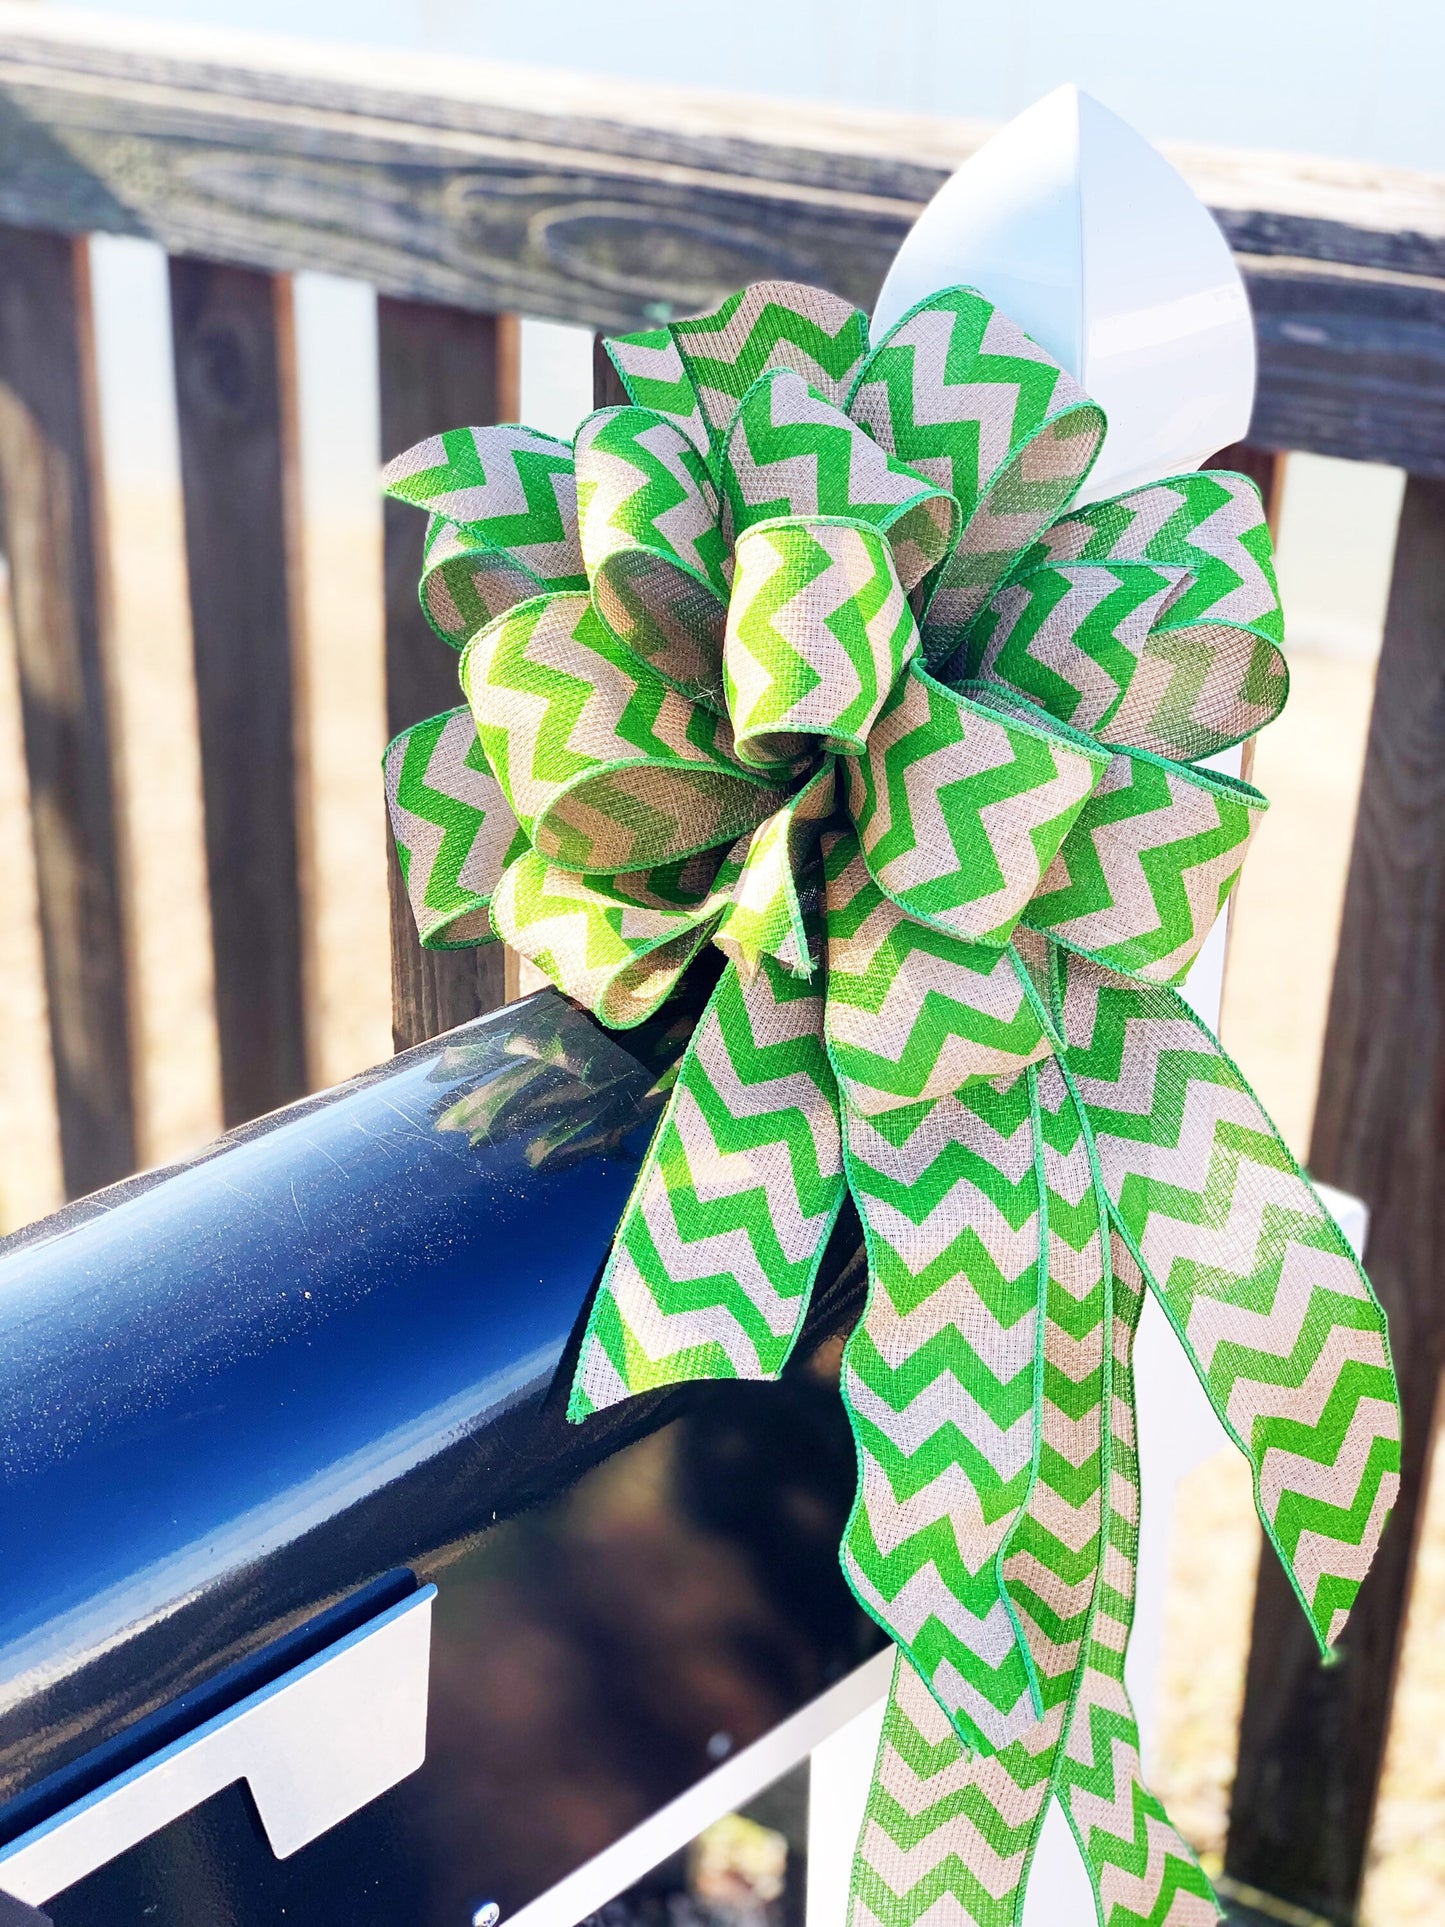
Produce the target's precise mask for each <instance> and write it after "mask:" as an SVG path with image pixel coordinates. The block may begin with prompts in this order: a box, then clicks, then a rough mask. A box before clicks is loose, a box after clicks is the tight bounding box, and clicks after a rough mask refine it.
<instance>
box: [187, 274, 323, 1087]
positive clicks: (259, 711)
mask: <svg viewBox="0 0 1445 1927" xmlns="http://www.w3.org/2000/svg"><path fill="white" fill-rule="evenodd" d="M170 282H171V325H172V333H173V338H174V346H175V369H176V408H177V414H178V417H179V424H180V443H181V480H182V490H183V495H184V502H185V528H186V563H187V568H188V571H189V575H190V599H191V629H192V636H193V640H194V648H195V664H196V704H197V710H198V714H199V720H200V736H201V771H202V793H203V796H204V801H205V818H206V860H207V867H208V871H209V876H210V894H211V941H212V947H213V950H214V953H215V977H216V1021H217V1029H218V1031H219V1035H220V1051H221V1103H222V1111H223V1114H224V1117H225V1121H226V1123H227V1124H228V1125H230V1124H239V1123H243V1122H244V1121H245V1120H246V1119H247V1118H252V1117H257V1116H259V1115H261V1114H262V1113H263V1112H265V1111H270V1110H274V1109H275V1108H276V1106H277V1105H278V1104H285V1103H288V1102H290V1100H291V1099H292V1098H295V1097H299V1096H301V1095H302V1094H303V1093H304V1092H305V1091H306V1089H307V1088H308V1078H307V1022H306V1009H305V991H304V978H303V969H302V943H303V936H302V890H301V839H300V836H299V834H298V824H297V814H298V812H297V758H296V721H297V714H298V710H297V701H296V692H295V678H296V673H297V665H298V663H299V660H300V649H299V640H300V639H299V636H298V635H297V634H296V633H295V631H296V620H297V618H296V610H297V607H298V605H299V597H298V596H297V593H296V590H297V571H298V568H299V558H298V557H297V555H296V552H295V544H294V542H293V541H292V540H291V539H290V534H291V531H290V528H289V512H290V511H291V509H292V507H293V505H294V496H295V485H296V478H295V475H294V473H291V472H289V471H290V470H291V469H292V468H293V467H294V454H295V445H296V441H295V416H294V410H295V395H294V392H293V386H292V367H293V363H292V346H291V307H290V284H289V282H288V281H286V280H285V279H284V278H282V277H279V276H274V275H269V274H258V273H255V272H253V271H252V270H250V269H248V268H233V267H226V266H222V265H220V264H217V263H215V262H210V261H193V260H181V259H175V260H172V262H171V264H170Z"/></svg>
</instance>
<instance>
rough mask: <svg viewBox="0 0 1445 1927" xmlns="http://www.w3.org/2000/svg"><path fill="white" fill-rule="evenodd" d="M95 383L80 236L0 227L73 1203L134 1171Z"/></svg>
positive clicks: (27, 640)
mask: <svg viewBox="0 0 1445 1927" xmlns="http://www.w3.org/2000/svg"><path fill="white" fill-rule="evenodd" d="M93 376H94V364H93V354H92V342H91V333H90V288H89V279H88V264H87V255H86V249H85V243H84V242H83V241H80V242H77V241H72V240H70V239H68V238H66V237H65V236H62V235H57V234H32V233H26V232H23V231H20V230H17V229H14V228H0V523H3V531H0V536H3V543H4V548H5V553H6V555H7V557H8V559H9V564H10V585H11V596H12V601H13V609H14V628H15V642H16V650H17V653H18V656H19V670H20V703H21V714H22V719H23V725H24V733H25V758H26V764H27V766H28V770H29V779H30V810H31V828H32V832H33V835H34V839H35V859H36V868H37V871H38V876H39V889H40V931H41V941H42V946H43V951H44V957H45V982H46V994H47V997H48V999H49V1005H50V1038H51V1052H52V1056H53V1059H54V1065H55V1090H56V1099H57V1105H58V1109H59V1116H60V1150H61V1162H62V1167H63V1171H64V1177H65V1188H66V1190H67V1192H68V1193H69V1195H70V1196H72V1197H78V1196H80V1195H82V1194H83V1193H85V1192H87V1191H94V1190H97V1189H98V1188H99V1187H100V1186H101V1185H103V1184H110V1183H112V1182H113V1181H114V1180H115V1179H117V1178H122V1177H125V1176H126V1175H127V1173H128V1172H130V1171H132V1170H134V1168H135V1160H136V1143H135V1120H134V1114H133V1109H132V1076H131V1052H130V1025H129V1021H128V1011H127V984H128V981H129V970H128V967H127V954H126V941H125V928H124V918H123V914H122V903H121V873H120V872H121V866H120V837H119V834H118V830H117V824H116V814H115V797H114V792H113V770H112V745H111V735H112V732H111V726H110V719H109V714H108V704H107V700H106V675H105V663H104V658H103V635H102V617H103V608H102V604H103V593H102V583H103V576H102V568H103V557H102V541H101V522H102V515H101V498H100V489H99V487H98V479H99V477H98V466H97V453H98V450H97V442H96V422H95V419H94V408H93V399H94V397H93V387H92V383H93Z"/></svg>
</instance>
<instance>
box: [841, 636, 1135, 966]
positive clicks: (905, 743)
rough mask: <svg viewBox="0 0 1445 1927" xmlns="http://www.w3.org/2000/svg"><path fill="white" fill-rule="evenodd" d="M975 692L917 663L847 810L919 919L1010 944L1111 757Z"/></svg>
mask: <svg viewBox="0 0 1445 1927" xmlns="http://www.w3.org/2000/svg"><path fill="white" fill-rule="evenodd" d="M976 693H977V695H978V696H979V697H980V698H982V700H974V699H971V698H970V697H969V696H966V695H963V694H961V693H959V692H958V691H955V690H950V689H946V688H945V687H944V686H943V684H941V683H939V682H937V681H935V680H934V678H933V677H932V676H929V675H928V674H926V673H925V672H924V671H923V670H921V669H919V668H918V667H917V665H916V664H915V665H914V666H913V668H912V669H911V670H910V671H909V673H908V674H907V675H906V676H903V677H901V678H900V679H899V681H898V682H897V683H896V684H895V686H894V689H893V693H892V695H891V696H890V697H889V699H888V701H887V703H886V704H885V705H884V707H883V710H882V712H881V714H880V716H879V718H878V721H877V723H876V725H875V726H874V728H873V730H872V731H871V733H870V735H869V737H868V746H867V749H866V752H865V753H864V755H863V756H861V757H859V758H857V759H856V760H855V761H853V762H851V763H850V764H849V765H848V800H849V808H850V809H851V811H852V815H853V821H854V824H855V826H856V827H857V831H858V837H859V841H860V843H861V844H862V848H863V855H864V859H865V861H866V862H867V865H868V872H869V875H870V876H871V877H872V878H873V880H874V882H875V883H876V884H877V885H878V887H879V888H880V889H881V890H883V891H884V892H885V893H886V894H887V895H888V896H890V897H891V898H892V899H893V901H894V902H895V903H897V904H898V905H899V906H900V907H901V908H902V909H904V910H906V911H907V912H908V914H909V916H910V917H914V918H917V919H918V921H919V922H921V923H928V924H932V925H933V926H935V927H936V928H937V929H940V930H945V931H947V932H949V933H950V934H951V935H952V936H955V937H958V938H961V939H962V940H963V941H964V942H966V943H992V944H1004V943H1007V942H1008V940H1009V937H1010V935H1011V933H1012V931H1013V928H1014V926H1015V924H1016V923H1017V922H1018V920H1019V918H1020V916H1022V914H1023V913H1024V911H1025V909H1026V908H1027V906H1028V904H1029V901H1030V899H1031V898H1032V897H1033V895H1034V893H1035V891H1036V890H1037V889H1038V888H1039V885H1040V882H1041V880H1042V879H1043V877H1044V873H1045V871H1047V870H1048V869H1049V866H1050V864H1051V863H1052V862H1053V861H1054V859H1055V856H1056V853H1057V851H1058V850H1059V847H1060V845H1061V844H1062V843H1063V842H1064V839H1065V838H1066V836H1067V835H1068V833H1069V831H1070V828H1071V826H1072V825H1073V824H1074V823H1075V822H1076V820H1077V819H1078V816H1079V812H1080V811H1081V810H1082V809H1083V808H1084V806H1085V800H1086V798H1087V797H1088V796H1089V794H1090V792H1091V791H1092V790H1093V788H1094V786H1095V784H1096V783H1097V782H1098V781H1099V779H1100V777H1101V775H1102V774H1103V772H1104V770H1105V769H1106V768H1107V766H1108V762H1109V756H1108V752H1107V751H1106V750H1103V749H1101V748H1100V747H1099V746H1098V745H1097V744H1094V743H1091V742H1090V741H1089V740H1088V738H1087V737H1084V736H1079V735H1075V734H1074V733H1073V732H1068V731H1062V730H1058V729H1055V728H1045V727H1041V726H1040V725H1041V724H1043V723H1047V720H1048V719H1047V718H1044V717H1041V718H1039V720H1038V721H1037V722H1035V721H1032V720H1030V719H1029V718H1028V717H1027V716H1025V715H1023V714H1013V715H1006V714H1004V713H1003V712H1002V711H1001V710H999V709H996V708H994V707H992V706H991V705H990V704H989V703H988V700H987V697H988V692H987V691H986V690H980V691H978V692H976ZM1015 707H1017V706H1015Z"/></svg>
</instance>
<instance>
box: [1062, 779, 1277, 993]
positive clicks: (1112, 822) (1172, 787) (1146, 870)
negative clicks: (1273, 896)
mask: <svg viewBox="0 0 1445 1927" xmlns="http://www.w3.org/2000/svg"><path fill="white" fill-rule="evenodd" d="M1268 807H1269V806H1268V804H1267V803H1266V801H1265V799H1264V798H1263V797H1262V796H1261V795H1260V793H1259V791H1258V790H1256V789H1252V788H1251V787H1250V785H1249V784H1248V783H1241V782H1240V781H1239V780H1238V779H1237V778H1235V777H1232V776H1228V775H1225V774H1224V773H1223V772H1221V771H1217V770H1195V769H1189V768H1187V767H1186V766H1184V765H1183V764H1180V763H1169V762H1165V761H1164V760H1163V758H1162V757H1157V756H1151V755H1149V754H1148V753H1147V752H1145V751H1142V750H1127V751H1124V752H1122V753H1120V754H1118V755H1116V756H1114V757H1112V758H1111V759H1110V762H1109V766H1108V768H1107V769H1106V770H1105V771H1104V774H1103V776H1102V777H1101V778H1100V780H1099V783H1098V786H1097V787H1096V788H1095V789H1094V790H1093V792H1092V793H1091V795H1090V796H1089V798H1088V800H1087V801H1086V802H1085V803H1084V805H1083V807H1082V809H1081V810H1080V811H1079V814H1078V817H1077V819H1076V821H1075V822H1074V824H1073V827H1072V828H1071V829H1070V831H1069V833H1068V835H1067V836H1066V837H1065V838H1064V839H1063V842H1062V844H1061V846H1060V847H1059V850H1058V853H1057V855H1056V856H1055V857H1054V860H1053V862H1052V864H1051V865H1050V866H1049V869H1048V871H1047V872H1046V874H1045V875H1044V877H1043V879H1042V881H1041V883H1040V885H1039V888H1038V892H1037V894H1036V895H1035V896H1034V898H1033V900H1032V901H1031V902H1030V904H1029V906H1028V909H1027V910H1026V912H1025V916H1026V918H1027V921H1028V922H1029V924H1030V925H1031V926H1032V928H1034V929H1035V930H1044V931H1047V932H1048V933H1049V935H1050V936H1052V937H1054V938H1055V939H1056V940H1057V941H1058V942H1059V943H1062V944H1066V945H1067V946H1068V947H1069V948H1070V949H1071V950H1077V951H1081V952H1083V953H1084V954H1085V955H1086V956H1090V957H1094V958H1097V959H1098V961H1099V962H1100V963H1104V964H1107V965H1108V966H1109V967H1110V969H1112V970H1124V971H1128V972H1129V973H1130V974H1131V975H1134V976H1137V977H1140V978H1142V979H1144V980H1145V981H1147V982H1150V983H1177V982H1178V981H1179V980H1180V979H1181V978H1182V977H1183V976H1184V975H1185V973H1186V972H1187V971H1188V969H1189V966H1190V965H1191V964H1192V963H1193V961H1194V959H1195V958H1196V957H1197V956H1198V955H1199V952H1200V951H1201V950H1202V949H1203V947H1204V942H1205V939H1206V938H1207V937H1208V935H1209V933H1210V931H1211V930H1212V929H1213V928H1214V925H1215V922H1216V920H1217V919H1218V917H1219V915H1220V913H1221V912H1222V910H1223V909H1224V906H1225V904H1226V902H1227V901H1228V899H1229V896H1230V894H1231V892H1232V891H1233V889H1234V886H1235V884H1236V883H1237V882H1238V881H1239V873H1240V869H1241V867H1242V866H1243V863H1244V859H1245V855H1246V853H1247V852H1248V849H1249V844H1250V839H1251V838H1252V837H1253V835H1254V832H1255V829H1256V828H1257V826H1258V824H1259V820H1260V818H1261V817H1262V816H1263V815H1264V812H1265V810H1266V809H1267V808H1268Z"/></svg>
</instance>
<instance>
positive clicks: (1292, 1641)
mask: <svg viewBox="0 0 1445 1927" xmlns="http://www.w3.org/2000/svg"><path fill="white" fill-rule="evenodd" d="M1310 1168H1311V1170H1312V1171H1314V1172H1315V1173H1316V1174H1317V1175H1318V1176H1319V1177H1320V1178H1323V1179H1325V1180H1327V1181H1328V1182H1329V1183H1331V1184H1337V1185H1340V1186H1341V1187H1343V1188H1344V1189H1345V1190H1348V1191H1352V1192H1354V1193H1355V1194H1356V1195H1357V1196H1358V1197H1362V1198H1364V1199H1365V1201H1366V1202H1367V1203H1368V1205H1369V1207H1370V1246H1369V1264H1370V1276H1371V1278H1372V1279H1373V1281H1374V1284H1375V1288H1376V1290H1377V1291H1378V1292H1379V1295H1380V1298H1381V1299H1382V1301H1383V1302H1384V1305H1385V1309H1386V1311H1387V1312H1388V1313H1389V1318H1390V1336H1391V1343H1392V1348H1393V1351H1394V1356H1395V1365H1396V1369H1397V1371H1398V1373H1399V1377H1400V1389H1401V1393H1402V1396H1403V1400H1404V1407H1405V1461H1404V1478H1403V1481H1402V1489H1401V1496H1400V1502H1399V1504H1398V1506H1397V1508H1396V1512H1395V1517H1394V1519H1393V1521H1392V1523H1391V1525H1390V1529H1389V1531H1388V1532H1387V1533H1386V1534H1385V1540H1384V1544H1383V1546H1382V1547H1381V1550H1380V1554H1379V1557H1378V1558H1377V1559H1376V1561H1375V1564H1374V1567H1373V1569H1372V1570H1371V1573H1370V1577H1369V1583H1368V1584H1367V1585H1366V1586H1365V1587H1364V1588H1363V1590H1362V1591H1361V1594H1360V1598H1359V1602H1358V1604H1357V1605H1356V1607H1355V1609H1354V1613H1353V1616H1352V1618H1351V1620H1350V1623H1349V1626H1348V1628H1347V1629H1346V1633H1345V1639H1344V1657H1343V1661H1342V1663H1341V1664H1339V1665H1338V1666H1334V1667H1331V1668H1329V1669H1322V1668H1321V1667H1320V1665H1319V1663H1318V1660H1317V1658H1316V1656H1315V1650H1314V1642H1313V1640H1312V1639H1311V1637H1310V1634H1309V1632H1308V1630H1307V1628H1306V1626H1305V1622H1304V1618H1303V1615H1302V1614H1301V1612H1300V1610H1299V1606H1298V1604H1297V1602H1296V1600H1295V1599H1294V1597H1293V1595H1292V1594H1291V1593H1290V1591H1289V1588H1288V1586H1287V1584H1286V1582H1285V1580H1284V1578H1283V1576H1282V1575H1281V1573H1280V1571H1279V1568H1278V1567H1277V1565H1276V1563H1275V1562H1274V1560H1272V1559H1268V1558H1266V1559H1264V1560H1262V1561H1261V1563H1260V1575H1259V1591H1258V1595H1257V1598H1256V1602H1255V1615H1254V1637H1253V1644H1252V1648H1251V1653H1250V1664H1249V1679H1248V1686H1247V1689H1246V1699H1245V1708H1244V1718H1243V1723H1242V1727H1241V1732H1240V1752H1239V1770H1238V1778H1237V1780H1236V1782H1235V1788H1234V1802H1233V1810H1232V1813H1231V1817H1230V1834H1229V1854H1228V1868H1229V1872H1230V1873H1231V1874H1232V1875H1234V1876H1235V1877H1236V1878H1238V1879H1240V1880H1244V1881H1248V1882H1250V1883H1252V1884H1254V1885H1256V1886H1259V1887H1262V1888H1265V1889H1266V1890H1267V1891H1269V1892H1270V1893H1272V1894H1277V1895H1279V1896H1280V1897H1281V1898H1282V1899H1285V1900H1289V1901H1292V1902H1294V1903H1295V1904H1296V1905H1299V1906H1303V1907H1307V1908H1310V1909H1312V1910H1313V1911H1315V1912H1317V1913H1319V1914H1322V1915H1323V1916H1325V1918H1327V1919H1329V1920H1331V1921H1338V1922H1340V1923H1341V1927H1346V1924H1347V1923H1350V1922H1352V1921H1353V1920H1354V1919H1355V1909H1356V1904H1357V1901H1358V1896H1359V1890H1360V1883H1361V1880H1362V1877H1363V1871H1364V1864H1365V1853H1366V1848H1367V1845H1368V1841H1369V1834H1370V1824H1371V1817H1372V1814H1373V1810H1374V1804H1375V1795H1376V1790H1377V1787H1378V1782H1379V1774H1380V1765H1381V1761H1382V1758H1383V1753H1384V1746H1385V1739H1386V1734H1387V1731H1388V1726H1389V1718H1390V1705H1391V1697H1392V1693H1393V1688H1394V1681H1395V1672H1396V1667H1397V1664H1398V1661H1399V1656H1400V1641H1401V1635H1402V1632H1403V1627H1404V1612H1405V1605H1406V1602H1407V1599H1408V1596H1409V1587H1410V1577H1411V1571H1412V1568H1413V1564H1414V1553H1415V1537H1416V1533H1417V1530H1418V1527H1419V1522H1420V1517H1421V1512H1422V1509H1423V1504H1424V1496H1425V1494H1424V1486H1425V1472H1426V1467H1427V1465H1428V1461H1429V1453H1430V1445H1431V1435H1432V1429H1433V1423H1434V1414H1435V1411H1436V1401H1437V1388H1438V1385H1439V1380H1440V1371H1441V1365H1442V1362H1445V1294H1442V1292H1441V1288H1440V1274H1441V1268H1442V1264H1445V1225H1442V1219H1441V1213H1440V1199H1441V1196H1442V1194H1445V483H1442V482H1440V481H1422V480H1420V479H1418V478H1416V477H1412V478H1411V479H1410V481H1409V483H1408V485H1407V487H1406V491H1405V503H1404V509H1403V512H1402V515H1401V520H1400V532H1399V538H1398V543H1397V547H1396V554H1395V570H1394V578H1393V586H1392V589H1391V594H1390V603H1389V611H1388V614H1387V617H1386V623H1385V641H1384V649H1383V652H1382V654H1381V658H1380V667H1379V674H1378V679H1377V682H1376V688H1375V706H1374V712H1373V715H1372V717H1371V720H1370V735H1369V747H1368V751H1367V757H1366V764H1365V776H1364V785H1363V789H1362V792H1361V796H1360V807H1359V816H1358V819H1357V824H1356V829H1355V845H1354V852H1353V855H1352V858H1351V863H1350V876H1349V885H1348V888H1347V891H1346V896H1345V907H1344V920H1343V924H1342V928H1341V934H1340V949H1339V956H1338V961H1337V963H1336V967H1335V981H1334V990H1333V994H1332V997H1331V1001H1330V1013H1329V1022H1328V1026H1327V1029H1326V1034H1325V1044H1324V1059H1323V1065H1322V1073H1321V1078H1320V1094H1319V1102H1318V1106H1317V1109H1316V1113H1315V1126H1314V1137H1313V1142H1312V1144H1311V1147H1310Z"/></svg>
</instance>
